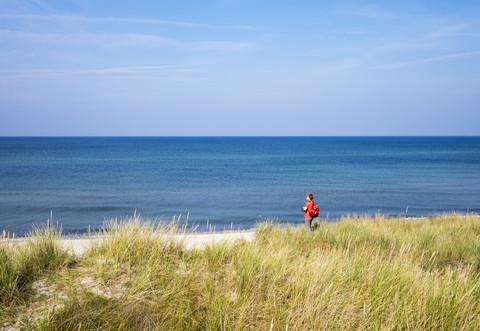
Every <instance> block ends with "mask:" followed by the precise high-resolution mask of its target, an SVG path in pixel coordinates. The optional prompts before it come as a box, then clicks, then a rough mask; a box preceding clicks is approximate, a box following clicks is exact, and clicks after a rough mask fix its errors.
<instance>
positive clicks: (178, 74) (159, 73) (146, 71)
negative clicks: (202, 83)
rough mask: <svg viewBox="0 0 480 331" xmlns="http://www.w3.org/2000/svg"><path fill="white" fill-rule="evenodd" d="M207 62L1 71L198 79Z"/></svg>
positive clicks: (8, 75)
mask: <svg viewBox="0 0 480 331" xmlns="http://www.w3.org/2000/svg"><path fill="white" fill-rule="evenodd" d="M205 64H208V63H207V62H205V63H187V64H170V65H153V66H129V67H111V68H96V69H75V68H73V69H16V70H14V69H10V70H2V71H0V75H1V76H2V78H3V79H18V78H20V79H23V78H27V77H29V78H61V77H92V76H96V77H108V78H111V77H123V78H125V77H129V78H162V77H165V78H166V77H168V78H169V79H176V80H186V79H188V80H192V79H198V78H195V77H193V76H192V75H191V74H195V73H198V72H199V71H201V70H200V69H199V68H198V67H199V66H201V65H205ZM172 75H173V76H172Z"/></svg>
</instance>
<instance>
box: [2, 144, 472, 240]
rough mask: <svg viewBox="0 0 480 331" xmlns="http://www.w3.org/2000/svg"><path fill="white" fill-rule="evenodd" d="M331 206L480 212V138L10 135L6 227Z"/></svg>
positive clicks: (250, 218) (73, 228)
mask: <svg viewBox="0 0 480 331" xmlns="http://www.w3.org/2000/svg"><path fill="white" fill-rule="evenodd" d="M306 192H312V193H314V194H315V201H316V203H317V204H318V205H319V206H320V209H321V217H327V216H328V217H329V218H330V219H334V218H338V217H340V216H342V215H345V214H361V215H363V214H376V213H381V214H386V215H404V214H405V210H406V208H407V206H408V215H409V216H420V215H430V214H435V213H444V212H451V211H453V210H455V211H462V212H465V211H467V210H469V211H473V212H479V211H480V137H459V138H457V137H335V138H333V137H328V138H327V137H315V138H304V137H301V138H294V137H288V138H286V137H283V138H282V137H272V138H258V137H245V138H241V137H235V138H227V137H209V138H191V137H188V138H164V137H161V138H160V137H152V138H144V137H138V138H113V137H112V138H0V231H1V230H6V231H8V232H10V233H11V232H15V233H16V234H17V235H24V234H25V233H26V231H28V230H29V229H30V228H31V225H32V224H41V223H44V222H45V220H46V219H47V217H48V216H49V215H50V212H51V211H52V212H53V221H54V222H57V221H58V222H59V223H61V224H62V225H63V229H64V231H65V232H69V233H82V232H84V231H86V230H87V229H88V226H89V225H90V226H92V227H93V228H98V227H101V226H102V225H103V222H104V220H105V219H110V218H112V217H124V216H128V215H132V214H133V213H134V211H135V210H137V211H138V212H140V213H141V214H142V215H143V216H144V217H151V218H162V219H164V220H165V221H166V222H169V221H170V220H171V219H172V217H173V216H174V215H177V216H178V215H180V214H182V215H183V218H182V219H183V220H185V216H186V215H187V214H189V224H192V223H196V224H199V225H200V226H203V225H204V224H205V223H206V221H207V220H209V223H210V224H213V225H215V226H216V228H217V229H223V227H224V226H226V227H230V224H231V222H233V224H234V228H251V227H253V226H254V224H255V222H256V221H257V220H262V219H266V218H275V219H277V218H278V219H279V220H280V221H301V220H302V217H303V214H302V212H301V211H300V210H301V207H302V206H303V204H304V202H305V193H306Z"/></svg>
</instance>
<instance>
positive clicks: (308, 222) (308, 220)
mask: <svg viewBox="0 0 480 331" xmlns="http://www.w3.org/2000/svg"><path fill="white" fill-rule="evenodd" d="M312 220H313V217H312V218H309V217H305V227H306V228H307V232H310V231H311V230H312Z"/></svg>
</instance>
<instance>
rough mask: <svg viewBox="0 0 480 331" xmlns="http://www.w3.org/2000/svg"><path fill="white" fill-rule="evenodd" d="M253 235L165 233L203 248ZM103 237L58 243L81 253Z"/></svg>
mask: <svg viewBox="0 0 480 331" xmlns="http://www.w3.org/2000/svg"><path fill="white" fill-rule="evenodd" d="M254 235H255V232H254V231H238V232H211V233H194V234H175V235H165V236H166V239H169V238H173V239H174V240H175V241H177V242H183V243H184V244H185V248H186V249H193V248H203V247H206V246H208V245H210V244H215V243H220V242H227V243H233V242H235V241H236V240H245V241H251V240H253V237H254ZM102 240H105V237H91V238H75V239H61V240H60V241H59V242H60V244H61V245H62V246H63V247H65V248H66V249H67V250H69V251H70V252H71V253H73V254H75V255H77V256H80V255H83V254H84V253H85V252H86V251H87V250H88V248H89V247H90V246H91V245H92V243H94V242H101V241H102Z"/></svg>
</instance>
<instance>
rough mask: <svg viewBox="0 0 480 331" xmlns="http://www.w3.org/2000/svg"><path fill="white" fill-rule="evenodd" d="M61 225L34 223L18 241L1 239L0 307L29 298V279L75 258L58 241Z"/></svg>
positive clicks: (69, 263) (66, 263) (72, 261)
mask: <svg viewBox="0 0 480 331" xmlns="http://www.w3.org/2000/svg"><path fill="white" fill-rule="evenodd" d="M60 238H61V228H59V227H58V226H52V225H51V224H50V223H49V222H47V224H46V225H45V226H38V227H35V228H34V229H33V230H32V232H30V234H29V235H28V236H27V237H26V238H25V239H24V240H23V241H22V242H20V243H17V244H9V243H8V241H7V240H6V239H8V238H3V240H2V241H1V242H0V311H2V310H4V311H5V310H6V309H7V308H8V307H12V306H15V305H18V304H22V303H25V301H26V300H28V294H29V293H30V290H31V286H32V283H33V282H34V281H35V280H36V279H37V278H38V277H40V276H41V275H42V274H43V273H45V272H47V271H52V270H55V269H58V268H61V267H64V266H68V265H71V264H72V263H74V262H75V257H73V256H71V255H70V254H69V253H68V252H67V250H65V249H64V248H63V247H61V246H60V245H59V244H58V240H59V239H60Z"/></svg>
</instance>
